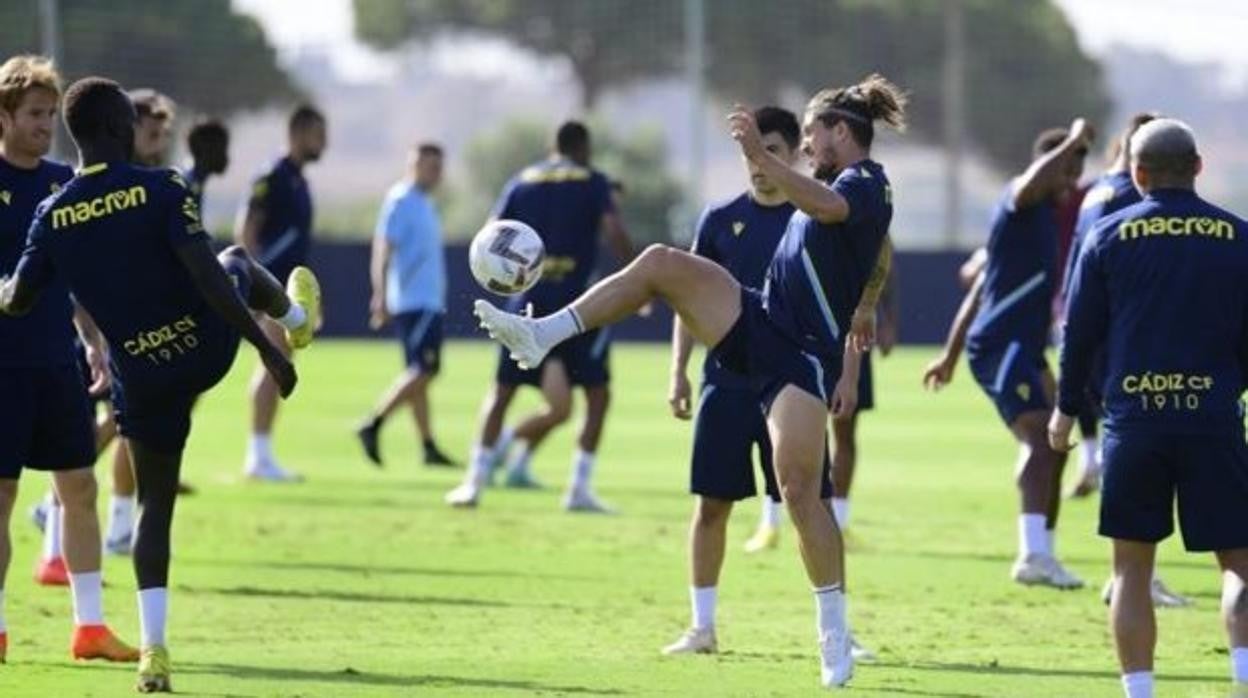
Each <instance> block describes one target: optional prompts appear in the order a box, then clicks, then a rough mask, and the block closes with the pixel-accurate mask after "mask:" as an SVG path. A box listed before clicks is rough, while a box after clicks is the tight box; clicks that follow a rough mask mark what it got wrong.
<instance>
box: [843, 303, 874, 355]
mask: <svg viewBox="0 0 1248 698" xmlns="http://www.w3.org/2000/svg"><path fill="white" fill-rule="evenodd" d="M874 344H875V310H863V309H862V308H858V309H856V310H854V316H853V317H852V318H851V319H850V321H849V345H850V346H851V347H853V348H854V351H856V352H858V353H859V354H865V353H867V352H869V351H871V347H872V346H873V345H874Z"/></svg>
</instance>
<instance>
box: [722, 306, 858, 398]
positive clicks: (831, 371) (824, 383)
mask: <svg viewBox="0 0 1248 698" xmlns="http://www.w3.org/2000/svg"><path fill="white" fill-rule="evenodd" d="M711 356H712V357H713V358H714V359H715V360H717V361H719V363H720V364H722V365H723V366H724V367H725V368H727V369H728V370H730V371H733V372H735V373H739V374H742V375H745V376H747V377H748V378H749V379H750V381H751V382H752V383H753V384H754V386H755V387H756V388H757V389H758V391H759V396H760V397H761V399H762V404H763V408H764V409H765V410H770V409H771V404H772V402H774V401H775V399H776V396H777V395H779V394H780V391H781V390H783V389H784V387H785V386H786V385H792V386H794V387H796V388H798V389H800V390H802V391H804V392H806V393H808V394H810V395H813V396H814V397H816V398H818V399H819V400H820V401H821V402H823V404H824V405H831V398H832V393H833V390H834V389H835V387H836V381H837V380H838V379H839V378H840V375H841V365H840V361H839V360H831V359H828V358H820V357H816V356H814V355H812V354H808V353H806V352H805V351H803V350H802V349H801V347H799V346H798V345H797V344H796V343H794V342H793V341H792V340H790V339H789V338H788V337H786V336H784V335H783V334H781V332H780V330H779V329H778V328H777V327H776V326H775V324H773V323H772V321H771V319H770V318H769V317H768V316H767V311H766V309H765V308H764V307H763V298H762V296H761V295H760V294H759V292H758V291H756V290H754V289H752V288H746V287H744V286H742V287H741V315H740V316H738V317H737V321H736V322H735V323H734V324H733V326H732V328H731V329H730V330H728V334H726V335H724V338H723V339H721V340H720V341H719V344H716V345H715V347H714V348H712V349H711Z"/></svg>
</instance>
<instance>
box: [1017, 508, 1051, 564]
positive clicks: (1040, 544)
mask: <svg viewBox="0 0 1248 698" xmlns="http://www.w3.org/2000/svg"><path fill="white" fill-rule="evenodd" d="M1046 518H1047V517H1045V515H1044V514H1021V515H1019V517H1018V547H1019V551H1020V552H1021V553H1022V555H1023V557H1026V556H1028V555H1045V556H1052V554H1053V551H1052V549H1050V548H1049V532H1048V530H1047V529H1046V528H1045V525H1046Z"/></svg>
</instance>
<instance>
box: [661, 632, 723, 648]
mask: <svg viewBox="0 0 1248 698" xmlns="http://www.w3.org/2000/svg"><path fill="white" fill-rule="evenodd" d="M716 652H719V643H718V642H716V641H715V628H689V629H688V630H686V631H685V634H684V635H681V636H680V637H679V638H678V639H677V640H676V641H675V642H673V643H672V644H670V645H668V646H667V647H664V648H663V654H715V653H716Z"/></svg>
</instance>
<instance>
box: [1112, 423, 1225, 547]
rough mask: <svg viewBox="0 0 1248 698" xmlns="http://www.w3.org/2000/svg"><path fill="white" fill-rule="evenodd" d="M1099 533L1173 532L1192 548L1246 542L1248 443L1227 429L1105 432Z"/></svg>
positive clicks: (1145, 536)
mask: <svg viewBox="0 0 1248 698" xmlns="http://www.w3.org/2000/svg"><path fill="white" fill-rule="evenodd" d="M1102 445H1103V446H1102V447H1103V448H1104V451H1103V452H1104V479H1103V480H1102V485H1101V488H1102V491H1101V522H1100V534H1101V535H1102V536H1105V537H1107V538H1115V539H1120V540H1132V541H1140V542H1143V543H1156V542H1159V541H1161V540H1164V539H1165V538H1167V537H1169V536H1170V534H1171V533H1173V532H1174V514H1173V511H1174V505H1175V500H1176V498H1177V500H1178V509H1179V526H1180V528H1181V529H1182V532H1183V545H1184V547H1186V548H1187V549H1188V550H1189V551H1192V552H1207V551H1211V550H1232V549H1235V548H1246V547H1248V445H1246V444H1245V443H1244V432H1243V429H1242V427H1238V426H1236V428H1234V429H1230V430H1228V431H1227V432H1226V433H1213V434H1172V433H1171V434H1167V433H1164V432H1155V431H1142V430H1139V429H1133V430H1131V431H1127V432H1117V431H1112V430H1109V429H1107V430H1106V432H1105V436H1104V440H1103V441H1102Z"/></svg>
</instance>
